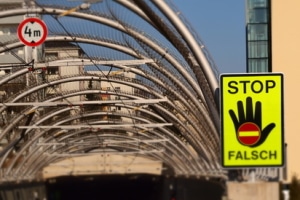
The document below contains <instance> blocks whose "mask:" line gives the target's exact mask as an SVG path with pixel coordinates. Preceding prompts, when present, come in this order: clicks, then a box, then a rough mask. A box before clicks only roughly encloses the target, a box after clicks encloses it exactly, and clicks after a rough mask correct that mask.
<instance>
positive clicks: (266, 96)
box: [220, 73, 284, 168]
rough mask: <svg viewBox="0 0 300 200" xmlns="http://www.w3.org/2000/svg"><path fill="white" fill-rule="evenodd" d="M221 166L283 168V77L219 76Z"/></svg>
mask: <svg viewBox="0 0 300 200" xmlns="http://www.w3.org/2000/svg"><path fill="white" fill-rule="evenodd" d="M220 91H221V95H220V96H221V101H220V102H221V143H222V148H221V149H222V155H221V157H222V166H223V167H224V168H241V167H247V168H249V167H250V168H251V167H253V168H254V167H282V166H283V165H284V125H283V75H282V74H279V73H265V74H263V73H262V74H222V75H221V77H220Z"/></svg>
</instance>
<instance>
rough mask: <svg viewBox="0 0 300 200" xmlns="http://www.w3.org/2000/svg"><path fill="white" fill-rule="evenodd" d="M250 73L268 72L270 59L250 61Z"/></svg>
mask: <svg viewBox="0 0 300 200" xmlns="http://www.w3.org/2000/svg"><path fill="white" fill-rule="evenodd" d="M248 71H249V72H267V71H268V59H249V60H248Z"/></svg>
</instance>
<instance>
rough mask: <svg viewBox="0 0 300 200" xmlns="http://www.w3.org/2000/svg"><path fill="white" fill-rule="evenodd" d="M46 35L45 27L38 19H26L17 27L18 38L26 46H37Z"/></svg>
mask: <svg viewBox="0 0 300 200" xmlns="http://www.w3.org/2000/svg"><path fill="white" fill-rule="evenodd" d="M47 34H48V30H47V26H46V24H45V23H44V22H43V21H42V20H40V19H39V18H27V19H25V20H24V21H22V22H21V23H20V24H19V26H18V37H19V39H20V41H21V42H23V43H24V44H25V45H27V46H31V47H35V46H39V45H40V44H42V43H43V42H44V41H45V40H46V37H47Z"/></svg>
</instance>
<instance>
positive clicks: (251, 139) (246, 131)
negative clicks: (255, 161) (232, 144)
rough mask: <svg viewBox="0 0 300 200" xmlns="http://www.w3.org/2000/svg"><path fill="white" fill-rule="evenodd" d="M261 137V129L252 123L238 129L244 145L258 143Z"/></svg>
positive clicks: (240, 139) (239, 137)
mask: <svg viewBox="0 0 300 200" xmlns="http://www.w3.org/2000/svg"><path fill="white" fill-rule="evenodd" d="M260 136H261V131H260V128H259V127H258V126H257V125H256V124H254V123H252V122H246V123H244V124H242V125H241V126H240V127H239V129H238V139H239V141H240V143H242V144H243V145H247V146H250V145H253V144H255V143H257V142H258V141H259V139H260Z"/></svg>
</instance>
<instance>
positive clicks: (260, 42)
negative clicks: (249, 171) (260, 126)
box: [246, 0, 300, 180]
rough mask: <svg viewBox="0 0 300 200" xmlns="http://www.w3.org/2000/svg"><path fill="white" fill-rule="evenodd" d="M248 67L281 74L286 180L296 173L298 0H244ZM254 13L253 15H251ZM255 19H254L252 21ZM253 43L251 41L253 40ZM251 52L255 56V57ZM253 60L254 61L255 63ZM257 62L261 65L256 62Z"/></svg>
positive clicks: (299, 164) (299, 167)
mask: <svg viewBox="0 0 300 200" xmlns="http://www.w3.org/2000/svg"><path fill="white" fill-rule="evenodd" d="M246 2H247V3H246V5H247V45H248V46H247V47H248V48H247V61H248V65H247V71H248V72H279V73H283V74H284V124H285V143H286V145H287V146H286V169H287V177H288V179H287V180H290V179H291V177H292V176H293V175H299V172H300V162H299V161H298V158H299V157H298V151H299V142H300V136H299V132H300V127H299V126H298V123H299V121H298V119H299V115H300V106H299V104H298V102H299V95H298V94H297V89H296V88H297V86H298V85H299V84H300V81H299V73H300V68H299V64H298V62H297V57H298V56H299V50H298V48H299V45H300V37H299V35H300V26H299V22H298V20H299V17H300V13H299V8H300V2H299V1H296V0H289V1H271V0H247V1H246ZM253 15H255V17H254V18H253ZM253 21H255V23H254V22H253ZM255 31H256V34H254V35H253V34H252V33H253V32H255ZM252 43H254V44H255V45H254V44H252ZM254 55H255V56H256V57H255V59H253V58H254ZM253 60H256V61H257V62H256V63H257V65H254V64H253V63H254V61H253ZM258 63H260V65H258Z"/></svg>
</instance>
